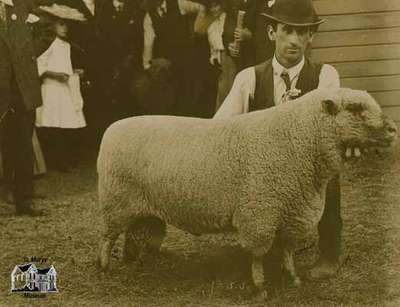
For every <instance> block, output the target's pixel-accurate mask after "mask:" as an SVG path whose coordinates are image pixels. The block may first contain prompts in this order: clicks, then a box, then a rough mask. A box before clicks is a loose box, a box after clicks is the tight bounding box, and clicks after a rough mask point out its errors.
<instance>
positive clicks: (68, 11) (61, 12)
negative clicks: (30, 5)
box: [39, 3, 86, 21]
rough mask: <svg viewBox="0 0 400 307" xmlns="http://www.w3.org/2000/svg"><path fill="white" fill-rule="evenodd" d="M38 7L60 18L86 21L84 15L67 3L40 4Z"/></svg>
mask: <svg viewBox="0 0 400 307" xmlns="http://www.w3.org/2000/svg"><path fill="white" fill-rule="evenodd" d="M39 9H40V10H42V11H43V12H45V13H47V14H49V15H52V16H55V17H58V18H61V19H68V20H74V21H86V18H85V15H83V13H82V12H80V11H78V10H77V9H74V8H72V7H69V6H67V5H63V4H57V3H53V4H52V5H41V6H39Z"/></svg>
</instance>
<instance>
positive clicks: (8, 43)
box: [0, 0, 45, 216]
mask: <svg viewBox="0 0 400 307" xmlns="http://www.w3.org/2000/svg"><path fill="white" fill-rule="evenodd" d="M34 10H35V5H34V3H33V1H31V0H1V1H0V97H1V99H0V120H1V130H2V138H1V147H2V158H3V169H4V183H5V189H6V194H9V195H10V196H11V197H12V198H14V199H13V201H14V202H15V206H16V212H17V214H19V215H22V214H27V215H33V216H34V215H39V214H40V212H39V211H36V210H34V209H32V208H31V204H32V196H33V144H32V134H33V128H34V123H35V109H36V107H38V106H40V105H41V104H42V101H41V93H40V82H39V76H38V71H37V66H36V55H38V54H40V53H41V52H42V51H44V49H45V48H43V46H41V45H37V44H35V42H34V40H33V35H32V33H33V31H34V24H35V23H36V22H38V21H39V17H38V16H37V15H35V13H34ZM35 46H36V47H37V48H36V51H37V52H35ZM8 198H9V199H10V197H8Z"/></svg>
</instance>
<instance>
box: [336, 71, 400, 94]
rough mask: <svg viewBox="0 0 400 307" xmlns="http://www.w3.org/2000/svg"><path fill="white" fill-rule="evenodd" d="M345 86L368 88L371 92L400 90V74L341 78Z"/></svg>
mask: <svg viewBox="0 0 400 307" xmlns="http://www.w3.org/2000/svg"><path fill="white" fill-rule="evenodd" d="M340 82H341V85H342V86H343V87H349V88H353V89H360V90H366V91H369V92H380V91H397V90H400V76H399V75H398V76H383V77H366V78H348V79H342V80H340Z"/></svg>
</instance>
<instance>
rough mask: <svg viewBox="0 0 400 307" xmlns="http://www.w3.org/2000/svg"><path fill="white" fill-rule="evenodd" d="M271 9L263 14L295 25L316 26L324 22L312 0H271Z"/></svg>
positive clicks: (269, 3) (269, 4)
mask: <svg viewBox="0 0 400 307" xmlns="http://www.w3.org/2000/svg"><path fill="white" fill-rule="evenodd" d="M267 3H268V7H269V10H268V11H267V12H266V13H262V14H261V15H263V16H266V17H268V18H270V19H272V20H275V21H277V22H280V23H284V24H287V25H291V26H295V27H305V26H316V25H319V24H320V23H323V22H324V21H325V20H324V19H319V18H318V15H317V13H316V12H315V9H314V6H313V2H312V0H269V1H268V2H267Z"/></svg>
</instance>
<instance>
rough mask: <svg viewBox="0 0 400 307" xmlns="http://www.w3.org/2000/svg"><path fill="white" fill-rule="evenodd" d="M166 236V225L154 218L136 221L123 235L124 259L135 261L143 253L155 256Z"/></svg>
mask: <svg viewBox="0 0 400 307" xmlns="http://www.w3.org/2000/svg"><path fill="white" fill-rule="evenodd" d="M165 235H166V224H165V222H164V221H163V220H161V219H159V218H158V217H155V216H147V217H143V218H139V219H136V220H135V222H134V223H132V224H131V225H130V227H129V228H128V229H127V231H126V233H125V247H124V259H125V260H126V261H132V260H136V259H138V258H140V257H141V255H142V254H143V253H144V252H147V253H152V254H156V253H158V252H159V250H160V247H161V244H162V242H163V240H164V238H165Z"/></svg>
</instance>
